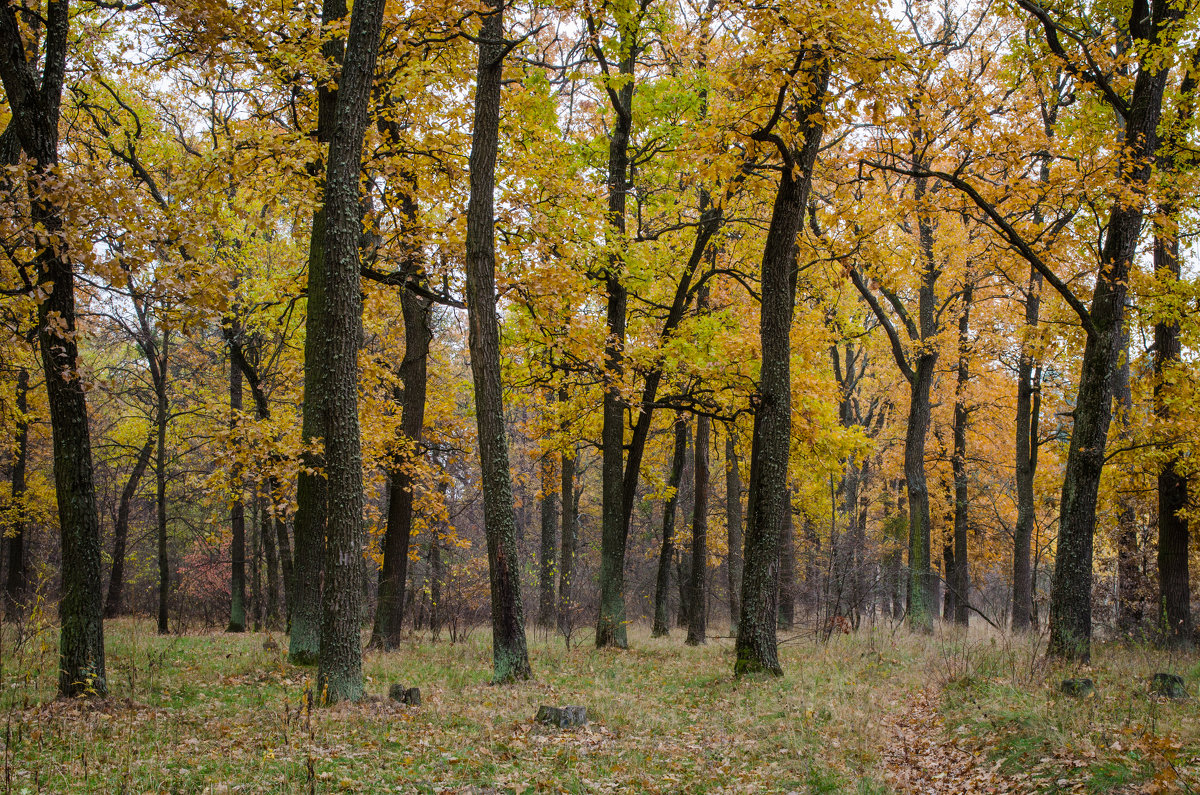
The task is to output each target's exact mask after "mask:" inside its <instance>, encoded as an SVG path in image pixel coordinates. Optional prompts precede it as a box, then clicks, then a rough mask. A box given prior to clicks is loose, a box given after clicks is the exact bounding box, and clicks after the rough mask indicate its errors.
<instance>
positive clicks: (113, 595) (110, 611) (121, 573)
mask: <svg viewBox="0 0 1200 795" xmlns="http://www.w3.org/2000/svg"><path fill="white" fill-rule="evenodd" d="M156 439H157V436H148V437H147V438H146V443H145V444H143V445H142V449H141V450H139V451H138V457H137V460H136V461H135V462H134V464H133V471H131V472H130V473H129V479H128V480H126V481H125V488H123V489H122V490H121V499H120V501H119V502H118V503H117V521H116V523H115V525H114V526H113V563H112V571H111V572H110V573H109V578H108V597H107V598H106V599H105V602H104V617H105V618H116V617H117V616H118V615H120V614H121V600H122V596H123V594H124V591H125V545H126V544H127V543H128V540H129V512H130V509H131V508H132V505H133V498H134V495H136V494H137V489H138V484H139V483H141V481H142V476H143V475H145V474H146V468H147V467H148V466H150V456H151V455H152V454H153V453H154V443H155V441H156ZM10 565H11V564H10Z"/></svg>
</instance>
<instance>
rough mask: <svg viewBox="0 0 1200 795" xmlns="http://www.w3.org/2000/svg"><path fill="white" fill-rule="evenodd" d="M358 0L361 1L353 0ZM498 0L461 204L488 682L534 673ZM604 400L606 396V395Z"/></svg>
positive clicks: (482, 56)
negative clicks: (506, 260)
mask: <svg viewBox="0 0 1200 795" xmlns="http://www.w3.org/2000/svg"><path fill="white" fill-rule="evenodd" d="M358 1H359V2H362V0H358ZM503 9H504V7H503V4H502V1H501V0H489V3H488V10H487V12H486V14H485V15H484V17H483V26H482V29H481V31H480V34H479V37H480V40H479V68H478V71H477V72H476V78H475V111H474V124H473V126H472V134H471V156H470V160H469V169H470V175H471V197H470V201H469V202H468V204H467V240H466V250H467V310H468V319H469V325H470V335H469V339H468V343H469V346H470V351H471V375H472V377H473V380H474V383H475V418H476V426H477V428H478V432H479V455H480V464H481V468H482V471H483V514H484V531H485V534H486V536H487V547H488V571H489V574H490V581H491V592H492V669H493V673H492V676H493V680H494V681H496V682H511V681H514V680H520V679H528V678H530V676H532V671H531V670H530V667H529V654H528V652H527V650H526V645H525V618H524V615H523V608H522V604H521V581H520V574H519V568H518V565H519V564H518V560H517V528H516V518H515V515H514V513H513V497H512V480H511V476H510V470H509V460H508V436H507V434H506V432H505V429H504V395H503V391H502V389H501V386H500V328H499V321H498V319H497V317H496V250H495V223H496V219H495V208H494V207H495V206H494V203H493V202H494V198H493V195H492V194H493V191H494V190H495V186H496V151H497V147H498V139H499V127H500V85H501V71H502V69H503V61H504V53H505V46H504V42H503V35H504V22H503ZM606 399H607V398H606Z"/></svg>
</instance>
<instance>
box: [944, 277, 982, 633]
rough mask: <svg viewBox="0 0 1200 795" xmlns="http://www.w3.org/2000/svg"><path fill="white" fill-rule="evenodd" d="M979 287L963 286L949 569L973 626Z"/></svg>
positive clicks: (958, 617) (961, 613)
mask: <svg viewBox="0 0 1200 795" xmlns="http://www.w3.org/2000/svg"><path fill="white" fill-rule="evenodd" d="M974 294H975V285H974V284H972V283H971V281H970V277H969V276H968V280H967V282H966V284H964V285H963V294H962V314H961V315H960V316H959V318H958V374H957V376H958V378H957V384H956V389H955V393H954V453H953V457H952V458H951V459H950V466H951V469H952V470H953V472H954V549H953V553H952V556H951V557H952V560H953V563H954V566H953V568H950V569H947V572H948V573H949V575H950V577H949V580H948V581H947V583H946V584H947V586H948V590H949V591H950V593H952V594H953V596H954V616H953V617H954V623H956V624H960V625H962V626H964V627H965V626H968V625H969V624H970V620H971V619H970V611H971V573H970V571H971V570H970V558H969V553H968V551H967V530H968V528H969V527H970V507H971V506H970V502H969V500H968V494H967V425H968V423H969V422H970V420H971V410H970V408H969V407H968V406H967V397H966V390H967V382H968V380H969V379H970V377H971V367H970V365H971V339H970V329H971V301H972V300H973V298H974Z"/></svg>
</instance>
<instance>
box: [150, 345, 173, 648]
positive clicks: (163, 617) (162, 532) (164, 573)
mask: <svg viewBox="0 0 1200 795" xmlns="http://www.w3.org/2000/svg"><path fill="white" fill-rule="evenodd" d="M168 344H169V333H168V332H166V331H164V332H163V338H162V350H161V352H160V358H159V364H158V368H157V377H156V378H155V379H154V380H155V384H154V387H155V392H156V393H157V395H156V397H157V403H158V409H157V411H156V412H155V414H156V417H155V422H156V423H157V425H158V460H157V462H156V463H155V467H154V473H155V480H156V482H155V486H156V488H155V503H156V505H157V508H158V510H157V513H158V634H160V635H165V634H167V629H168V627H167V608H168V606H169V597H170V592H171V564H170V560H168V558H167V420H168V411H169V406H168V403H167V373H168V363H169V361H170V360H169V359H168V357H167V346H168Z"/></svg>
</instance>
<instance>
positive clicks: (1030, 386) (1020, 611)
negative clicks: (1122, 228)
mask: <svg viewBox="0 0 1200 795" xmlns="http://www.w3.org/2000/svg"><path fill="white" fill-rule="evenodd" d="M1041 290H1042V275H1041V273H1039V272H1038V270H1037V269H1036V268H1033V267H1032V266H1031V267H1030V269H1029V288H1028V292H1027V293H1026V297H1025V339H1024V340H1023V341H1022V343H1021V360H1020V363H1019V364H1018V365H1017V423H1016V425H1017V430H1016V433H1017V446H1016V447H1017V466H1016V480H1017V524H1016V528H1015V530H1014V538H1013V590H1012V628H1013V630H1014V631H1016V632H1025V631H1027V630H1028V629H1029V628H1030V622H1031V620H1032V615H1033V614H1032V611H1033V574H1032V559H1031V554H1032V546H1033V528H1034V521H1035V518H1036V514H1035V504H1034V494H1033V479H1034V476H1035V475H1036V474H1037V453H1038V438H1037V434H1038V424H1039V422H1040V417H1039V416H1038V415H1039V414H1040V412H1038V411H1035V410H1034V408H1033V406H1034V403H1035V396H1036V394H1037V393H1038V391H1039V390H1040V388H1041V387H1040V383H1039V382H1040V380H1041V379H1040V378H1039V377H1037V376H1040V373H1041V370H1040V368H1035V366H1034V355H1033V351H1034V341H1033V339H1032V337H1033V335H1034V334H1035V331H1036V329H1037V325H1038V312H1039V309H1040V307H1041Z"/></svg>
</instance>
